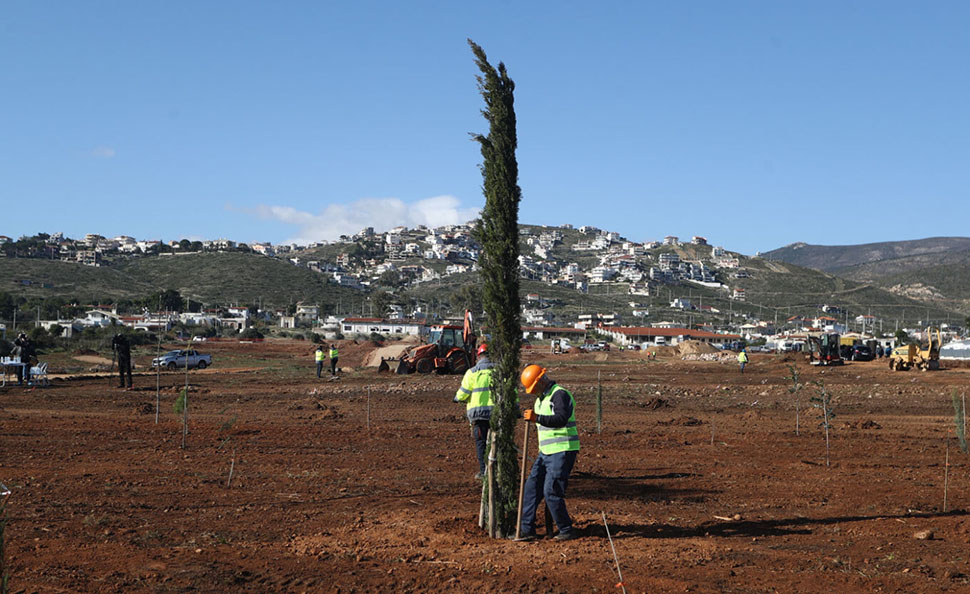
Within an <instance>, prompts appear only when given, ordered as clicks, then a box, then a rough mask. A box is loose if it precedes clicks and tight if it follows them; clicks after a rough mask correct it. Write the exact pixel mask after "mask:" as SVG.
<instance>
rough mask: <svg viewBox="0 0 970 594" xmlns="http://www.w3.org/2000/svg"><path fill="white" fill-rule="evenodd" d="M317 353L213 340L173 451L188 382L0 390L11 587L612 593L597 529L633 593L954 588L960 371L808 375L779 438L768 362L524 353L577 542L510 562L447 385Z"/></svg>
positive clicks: (963, 464) (547, 545)
mask: <svg viewBox="0 0 970 594" xmlns="http://www.w3.org/2000/svg"><path fill="white" fill-rule="evenodd" d="M312 347H313V345H310V344H309V343H306V342H303V343H300V342H296V341H292V342H287V341H267V342H265V343H258V344H232V343H230V344H219V345H212V346H209V345H207V346H206V349H205V350H207V351H210V352H213V353H214V361H215V364H214V366H213V367H212V368H210V369H208V370H206V371H205V372H204V373H196V372H192V373H191V374H190V378H189V379H190V380H191V386H190V391H189V399H188V400H189V414H188V421H189V433H188V435H187V444H186V448H185V449H184V450H183V449H181V448H180V444H181V439H182V432H181V425H180V417H177V416H176V415H175V414H174V413H173V410H172V404H173V402H174V400H175V398H176V395H177V393H178V391H179V389H180V388H181V386H182V385H184V382H185V375H184V374H182V373H172V374H162V375H161V387H162V390H161V391H160V402H161V404H160V409H159V413H160V414H159V422H158V424H155V398H156V395H155V376H154V375H149V376H137V377H136V380H135V381H136V386H135V390H133V391H130V392H128V391H120V390H117V389H115V388H113V387H112V384H113V383H114V379H115V378H89V379H75V380H55V381H54V382H53V384H52V386H51V387H50V388H36V389H33V390H32V391H25V390H23V389H17V388H10V387H8V388H6V389H0V480H2V482H3V483H5V484H6V485H7V486H8V487H10V488H11V490H12V491H13V494H12V495H11V497H10V499H9V502H8V519H9V523H8V525H7V529H6V533H5V539H6V544H7V561H8V570H9V572H10V590H11V592H186V591H200V592H232V591H237V592H238V591H247V592H304V591H305V592H362V593H363V592H368V593H369V592H387V591H402V592H479V591H487V592H505V591H512V592H614V591H618V589H617V588H615V584H616V582H617V578H616V575H615V573H614V570H613V556H612V553H611V551H610V545H609V542H608V541H607V539H606V532H605V530H604V527H603V520H602V517H603V516H602V514H603V513H605V514H606V518H607V521H608V522H609V528H610V532H611V534H612V535H613V537H614V541H615V544H616V553H617V555H618V557H619V560H620V564H621V568H622V570H623V577H624V581H625V584H626V588H627V591H629V592H769V591H778V592H852V591H885V592H946V591H949V592H966V591H970V578H968V575H970V555H968V553H967V552H966V551H967V548H968V546H970V516H968V515H967V513H966V512H965V511H964V510H965V509H966V508H967V506H968V504H970V476H968V470H970V464H968V462H970V458H968V457H967V455H966V454H963V453H961V452H960V451H959V447H958V444H957V441H956V438H955V437H950V439H949V447H948V444H947V438H948V437H949V436H951V435H952V429H953V427H954V422H953V417H954V413H953V409H952V406H951V401H950V392H951V389H952V388H958V389H959V390H963V389H964V387H965V386H966V385H967V382H968V380H970V370H967V369H948V370H946V371H940V372H929V373H919V372H908V373H905V372H899V373H891V372H889V371H888V370H887V369H886V368H885V365H883V362H880V361H874V362H871V363H855V364H849V365H845V366H844V367H840V368H829V369H819V368H815V367H810V366H808V365H805V364H804V363H802V362H801V361H799V362H798V363H797V364H798V365H799V368H800V369H801V372H802V379H803V381H804V382H805V385H806V386H811V387H810V388H806V389H805V390H804V391H803V392H802V393H801V398H800V415H799V421H800V431H799V433H798V434H797V435H796V433H795V409H794V406H793V403H792V398H791V396H790V394H789V393H788V383H787V382H786V380H785V379H784V378H785V376H786V375H788V370H787V369H786V367H785V363H784V360H783V359H782V358H781V357H776V356H774V355H761V354H754V355H752V361H751V364H750V365H749V366H748V368H747V369H746V371H745V374H744V375H741V374H739V373H738V372H737V370H736V369H735V368H734V367H733V366H726V365H721V364H719V363H717V362H704V361H681V360H679V359H677V358H673V357H666V358H661V359H659V360H657V361H647V360H644V359H643V358H641V357H639V356H636V355H632V354H627V353H610V356H609V358H608V360H607V361H604V362H596V361H595V360H594V358H593V357H589V356H573V355H572V354H570V355H568V356H551V355H548V354H546V353H539V352H535V353H528V352H527V354H526V356H524V357H523V361H524V362H526V360H527V359H528V362H532V361H538V362H540V363H544V364H547V365H549V367H550V369H549V375H550V377H553V378H554V379H555V380H557V381H558V382H560V383H561V384H562V385H564V386H565V387H567V388H569V389H571V390H572V391H573V392H574V394H575V395H576V399H577V416H578V422H579V426H580V434H581V439H582V447H583V450H582V452H580V455H579V459H578V461H577V465H576V468H575V470H574V473H573V476H572V479H571V480H570V483H569V491H568V494H567V501H568V504H569V509H570V513H571V514H572V515H573V518H574V521H575V525H576V527H577V528H578V530H579V534H580V535H581V538H580V539H578V540H574V541H571V542H567V543H559V542H556V541H552V540H542V541H539V542H536V543H514V542H510V541H507V540H492V539H489V538H487V537H486V536H484V535H483V534H482V532H481V531H480V530H479V529H478V527H477V523H476V520H477V515H478V500H479V495H480V489H481V487H480V483H479V482H477V481H475V480H474V479H472V474H473V473H474V472H475V470H476V463H475V461H474V451H473V442H472V439H471V437H470V435H469V430H468V424H467V421H466V420H465V419H464V415H463V410H462V408H461V406H460V405H458V404H454V403H452V402H451V398H452V396H453V395H454V392H455V389H456V388H457V385H458V383H459V381H460V380H459V378H458V377H457V376H413V375H412V376H397V375H394V374H378V373H377V372H376V370H374V369H370V368H364V367H363V362H364V360H365V358H366V357H367V355H369V354H370V352H371V351H372V350H373V347H372V346H371V345H369V343H361V344H356V345H355V344H353V343H352V342H350V341H347V343H346V344H341V346H340V348H341V361H340V364H341V367H342V368H343V370H344V371H343V373H342V375H341V376H340V378H339V379H338V380H334V381H330V380H328V379H320V380H318V379H317V378H316V377H314V368H313V359H312ZM140 356H145V357H147V356H148V353H147V352H146V353H141V354H140ZM543 358H544V359H543ZM220 365H224V366H225V368H224V369H220ZM229 369H233V370H236V369H249V371H247V372H235V373H230V372H228V370H229ZM597 376H599V377H600V381H601V382H602V387H603V416H602V422H603V425H602V432H601V433H596V432H595V427H596V419H595V405H594V402H595V394H596V386H597ZM816 380H819V381H824V383H825V386H826V388H827V389H828V390H829V392H830V393H831V394H832V397H833V403H834V404H833V406H834V411H835V413H836V418H835V422H834V423H832V425H831V451H830V458H829V460H830V461H829V465H826V450H825V439H824V432H823V429H822V427H821V422H822V419H821V416H820V415H819V414H818V411H817V409H815V408H810V404H809V398H810V397H812V396H813V395H815V388H814V386H812V384H811V382H813V381H816ZM661 401H662V402H664V403H665V404H663V405H657V404H650V403H651V402H653V403H658V402H661ZM671 407H673V408H671ZM671 411H676V412H675V413H674V414H671ZM671 421H672V422H671ZM695 421H697V422H699V423H700V424H697V423H695ZM368 423H369V425H370V427H369V429H368ZM533 448H534V446H533ZM947 448H948V451H949V454H948V455H949V466H946V465H945V464H944V459H945V456H946V455H947ZM230 467H231V468H232V471H233V472H232V482H231V485H228V486H227V481H228V479H229V471H230ZM944 477H946V478H944ZM944 480H945V481H946V484H947V492H946V497H947V499H946V508H945V509H944ZM542 532H543V530H542V529H541V528H540V533H542Z"/></svg>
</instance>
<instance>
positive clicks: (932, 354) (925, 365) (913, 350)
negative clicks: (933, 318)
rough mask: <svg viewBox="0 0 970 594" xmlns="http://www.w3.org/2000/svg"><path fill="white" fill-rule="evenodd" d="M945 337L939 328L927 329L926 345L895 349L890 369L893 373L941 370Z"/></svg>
mask: <svg viewBox="0 0 970 594" xmlns="http://www.w3.org/2000/svg"><path fill="white" fill-rule="evenodd" d="M941 346H943V336H942V334H941V333H940V330H939V329H938V328H927V330H926V341H925V344H923V343H921V344H904V345H902V346H898V347H896V348H894V349H893V352H892V353H890V355H889V368H890V369H892V370H893V371H908V370H909V369H912V368H914V367H915V368H917V369H919V370H920V371H928V370H930V371H935V370H937V369H939V368H940V347H941Z"/></svg>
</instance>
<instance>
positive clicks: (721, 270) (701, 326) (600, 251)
mask: <svg viewBox="0 0 970 594" xmlns="http://www.w3.org/2000/svg"><path fill="white" fill-rule="evenodd" d="M475 236H476V234H475V227H474V223H466V224H462V225H448V226H444V227H439V228H428V227H424V226H418V227H415V228H413V229H409V228H407V227H396V228H394V229H391V230H389V231H386V232H375V231H374V229H373V228H370V227H368V228H365V229H362V230H361V231H360V232H359V233H357V234H354V235H350V236H342V237H340V238H339V239H338V240H335V241H330V242H318V243H313V244H310V245H294V244H283V245H274V244H271V243H267V242H255V243H249V244H246V243H238V242H235V241H232V240H229V239H216V240H206V241H191V240H188V239H181V240H173V241H168V242H165V241H161V240H139V239H136V238H134V237H130V236H118V237H113V238H107V237H104V236H101V235H98V234H88V235H86V236H85V237H84V238H83V239H72V238H69V237H65V236H64V235H63V234H61V233H52V234H46V233H40V234H37V235H34V236H32V237H21V238H19V239H18V240H13V239H11V238H9V237H6V236H0V254H2V255H3V256H5V257H6V258H7V259H32V260H42V261H48V260H53V261H58V262H62V263H69V264H71V265H76V266H83V267H94V268H101V267H105V268H112V267H122V266H126V265H130V264H131V263H132V262H138V261H140V260H141V261H144V260H145V259H152V258H154V259H159V258H161V259H166V258H176V259H178V258H184V259H187V258H192V257H194V258H198V257H200V255H204V254H218V253H239V254H249V255H251V256H254V257H255V256H260V257H262V258H266V259H268V260H272V261H275V262H279V263H285V264H286V265H287V266H294V267H297V268H300V269H305V270H306V271H309V272H310V273H313V274H315V275H318V277H319V278H320V279H321V280H322V282H324V283H326V284H327V285H331V286H333V287H339V288H340V289H342V290H345V291H350V293H347V294H348V295H349V297H347V298H346V299H344V298H339V299H340V301H339V302H338V303H339V305H338V303H326V302H323V301H322V300H309V299H300V300H294V301H293V302H292V303H289V304H287V305H286V306H282V305H281V304H279V303H276V304H269V303H266V304H264V303H261V302H257V303H255V304H250V303H233V302H216V303H213V302H212V300H211V299H210V300H208V301H206V300H199V298H198V297H196V296H195V295H194V294H193V291H192V288H191V287H184V286H183V287H159V289H160V290H162V289H167V290H169V291H170V292H171V291H172V290H173V289H178V290H179V291H181V292H180V293H178V292H177V291H176V294H177V296H178V298H179V299H182V298H184V300H183V301H182V302H181V303H179V302H178V301H176V302H175V303H174V304H173V303H171V302H167V305H168V307H167V308H165V307H162V306H161V305H162V303H161V301H160V300H159V302H158V306H156V307H152V305H153V304H151V303H149V302H148V301H144V302H138V301H137V300H134V301H131V300H115V301H111V300H108V301H107V303H102V300H101V299H100V298H99V299H97V303H90V304H81V303H76V304H72V305H74V307H70V308H68V309H69V310H70V313H71V314H73V315H70V316H69V315H64V316H63V318H62V314H61V310H58V312H57V315H56V316H52V317H51V319H47V318H46V317H44V319H41V318H42V317H43V316H40V315H39V313H38V315H37V316H35V317H34V318H31V317H30V313H31V312H30V309H31V308H30V307H27V308H25V309H27V311H26V312H23V313H21V314H20V315H21V320H22V321H24V320H25V319H27V320H31V321H32V322H34V324H35V325H40V326H43V327H45V328H47V329H48V330H49V331H50V332H52V333H55V332H57V333H61V334H62V335H70V334H71V333H73V332H78V331H81V330H83V329H84V328H88V327H102V326H107V325H117V324H121V325H126V326H129V327H131V328H135V329H140V330H150V331H155V330H162V331H168V330H171V329H172V328H173V327H176V326H180V327H182V328H183V329H186V328H187V329H186V332H188V333H190V334H199V335H213V334H224V333H241V332H247V331H253V330H251V329H253V328H258V329H259V330H258V331H259V332H268V331H269V332H282V333H284V334H285V333H286V332H297V331H299V332H302V333H304V334H306V335H320V336H331V337H332V336H337V335H365V336H370V335H382V336H401V335H421V334H423V333H425V332H426V331H427V327H428V325H429V324H432V323H442V322H445V321H447V320H448V319H449V318H451V319H454V318H457V317H460V316H461V313H462V311H463V310H464V309H465V308H470V309H473V310H474V309H475V307H476V304H477V301H476V299H475V296H474V295H471V293H474V291H471V290H469V288H468V287H469V283H471V282H474V279H475V278H476V277H477V270H478V259H479V255H480V250H481V246H480V245H479V243H478V241H477V240H476V238H475ZM520 254H521V255H520V256H519V275H520V278H521V280H522V284H523V293H522V323H523V335H524V337H525V338H527V339H533V340H544V341H545V340H551V339H572V340H579V341H584V340H589V339H590V338H591V333H595V334H596V338H604V339H609V340H611V341H613V342H614V343H616V344H620V345H624V346H631V347H632V346H638V347H639V346H646V345H647V344H676V343H677V342H679V341H683V340H687V339H693V340H701V341H704V342H712V343H717V344H721V345H724V344H730V343H733V342H737V341H738V340H747V341H769V342H772V341H775V342H781V343H782V344H783V343H785V342H786V341H788V342H791V340H792V336H795V337H796V338H795V340H798V338H797V337H798V336H799V335H806V334H808V333H813V332H815V333H817V332H838V333H843V334H844V333H846V332H850V331H856V332H858V333H859V334H860V335H865V336H870V337H874V336H892V335H893V334H894V333H895V332H896V331H897V330H899V329H900V324H899V321H896V322H895V323H894V324H893V326H892V327H890V328H887V327H886V326H885V323H884V320H883V319H881V318H880V317H878V316H876V315H873V314H872V313H870V311H871V307H870V308H868V310H863V307H861V306H860V304H859V302H858V301H856V302H854V303H852V304H851V305H849V306H846V304H843V303H838V302H831V301H830V302H828V303H825V302H821V301H820V302H818V303H814V304H811V305H809V306H807V307H806V306H802V307H797V308H795V309H794V311H793V308H792V307H791V306H784V305H783V304H782V303H778V302H772V301H771V299H772V297H773V296H777V295H778V294H780V292H779V290H778V286H777V285H778V284H779V283H778V282H777V279H778V278H779V277H780V276H781V275H784V274H787V276H792V272H793V270H794V267H790V266H789V267H788V268H780V265H779V264H777V263H774V262H768V261H764V260H762V259H760V258H758V257H757V256H755V257H746V256H744V255H742V254H739V253H735V252H730V251H728V250H726V249H724V248H723V247H719V246H714V245H710V244H709V243H708V241H707V239H706V238H704V237H700V236H694V237H692V238H691V239H690V240H689V241H683V242H682V241H681V240H680V239H679V238H678V237H674V236H667V237H665V238H663V240H661V241H649V242H643V243H639V242H634V241H630V240H628V239H626V238H624V237H622V236H620V234H619V233H616V232H614V231H608V230H603V229H598V228H595V227H591V226H582V227H578V228H574V227H573V226H572V225H568V224H566V225H560V226H555V227H552V226H536V225H522V226H520ZM183 261H189V260H183ZM806 270H807V269H806ZM798 272H800V271H798ZM787 280H790V279H787ZM13 282H14V283H16V284H18V285H19V287H21V288H22V287H24V286H31V285H36V284H37V283H38V281H37V279H31V278H15V279H13ZM813 282H814V281H813ZM752 286H754V287H759V288H761V290H760V291H756V292H755V293H754V294H753V297H754V298H753V299H751V298H749V295H750V294H751V293H750V291H751V287H752ZM765 287H767V290H765ZM42 288H53V287H48V285H47V284H43V285H42ZM847 292H857V291H856V290H855V289H852V288H850V289H849V290H848V291H847ZM354 294H357V295H359V297H358V298H357V299H358V301H359V303H360V308H359V309H357V308H356V306H352V307H346V306H345V304H346V303H356V301H354V298H353V295H354ZM445 295H447V296H449V297H448V298H447V299H446V298H445V297H444V296H445ZM832 297H834V298H837V295H836V294H835V293H833V294H832ZM881 297H882V295H880V298H881ZM870 299H873V298H871V297H870ZM880 300H884V299H880ZM194 301H198V302H197V303H196V302H194ZM577 304H579V305H578V306H577ZM13 305H14V306H16V304H13ZM903 305H906V303H904V304H903ZM913 307H918V304H917V305H914V306H913ZM65 313H66V312H65ZM14 315H16V314H14ZM0 316H2V317H4V318H6V319H7V321H8V322H9V321H10V318H11V316H10V315H4V313H3V312H0ZM897 320H898V319H897ZM886 321H888V320H886ZM904 322H905V318H904ZM193 328H194V330H193ZM917 330H918V329H917V328H914V332H915V331H917ZM958 330H959V327H958V325H956V324H950V331H951V332H956V331H958Z"/></svg>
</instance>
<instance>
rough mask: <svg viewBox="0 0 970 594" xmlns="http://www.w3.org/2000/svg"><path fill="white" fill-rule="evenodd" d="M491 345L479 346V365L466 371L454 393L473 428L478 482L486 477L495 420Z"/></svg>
mask: <svg viewBox="0 0 970 594" xmlns="http://www.w3.org/2000/svg"><path fill="white" fill-rule="evenodd" d="M487 351H488V346H487V345H486V344H485V343H482V344H481V345H480V346H479V347H478V352H477V355H478V362H477V363H476V364H475V366H474V367H472V368H471V369H469V370H468V371H466V372H465V376H464V377H463V378H462V379H461V386H460V387H459V388H458V392H457V393H455V402H464V403H465V416H467V417H468V422H469V423H471V426H472V438H473V439H474V440H475V453H476V454H477V455H478V474H476V475H475V478H476V479H480V478H484V476H485V448H486V445H487V444H488V430H489V424H490V422H491V418H492V408H494V406H495V403H494V402H493V401H492V368H493V367H494V366H493V365H492V362H491V361H489V360H488V353H487Z"/></svg>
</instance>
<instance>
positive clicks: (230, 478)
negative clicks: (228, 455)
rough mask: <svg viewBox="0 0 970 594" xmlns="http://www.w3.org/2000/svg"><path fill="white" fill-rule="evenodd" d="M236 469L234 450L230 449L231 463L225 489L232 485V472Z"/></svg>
mask: <svg viewBox="0 0 970 594" xmlns="http://www.w3.org/2000/svg"><path fill="white" fill-rule="evenodd" d="M235 468H236V448H232V462H231V463H230V464H229V480H227V481H226V488H227V489H228V488H229V486H230V485H232V471H233V469H235Z"/></svg>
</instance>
